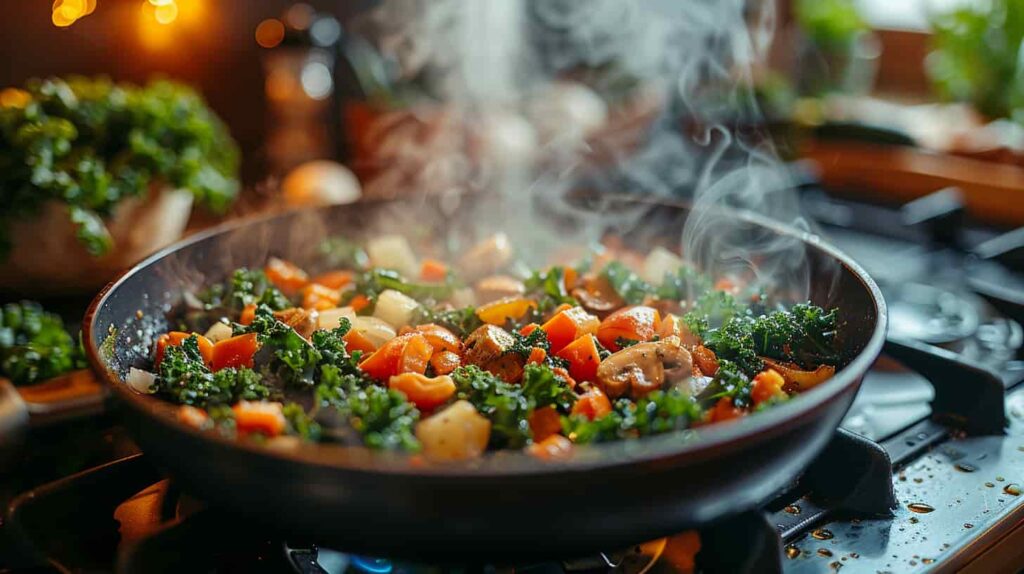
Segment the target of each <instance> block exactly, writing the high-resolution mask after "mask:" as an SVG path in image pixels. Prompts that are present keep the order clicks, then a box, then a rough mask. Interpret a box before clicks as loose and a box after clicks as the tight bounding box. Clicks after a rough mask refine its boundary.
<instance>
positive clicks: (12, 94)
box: [0, 88, 32, 108]
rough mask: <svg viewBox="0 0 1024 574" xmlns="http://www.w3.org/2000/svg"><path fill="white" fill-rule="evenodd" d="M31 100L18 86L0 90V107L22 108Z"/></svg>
mask: <svg viewBox="0 0 1024 574" xmlns="http://www.w3.org/2000/svg"><path fill="white" fill-rule="evenodd" d="M30 101H32V96H31V95H30V94H29V93H28V92H26V91H25V90H21V89H18V88H4V89H3V90H0V108H24V107H25V106H27V105H28V103H29V102H30Z"/></svg>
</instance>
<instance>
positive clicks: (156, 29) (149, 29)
mask: <svg viewBox="0 0 1024 574" xmlns="http://www.w3.org/2000/svg"><path fill="white" fill-rule="evenodd" d="M156 10H157V7H156V6H153V5H152V4H150V3H149V2H146V1H143V2H142V9H141V10H139V27H138V30H139V40H140V41H141V42H142V45H143V47H145V48H147V49H149V50H163V49H166V48H168V47H169V46H171V45H172V44H173V40H174V38H173V30H174V29H173V28H172V27H171V26H165V25H164V24H161V23H160V22H159V21H157V18H156Z"/></svg>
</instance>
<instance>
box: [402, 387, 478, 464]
mask: <svg viewBox="0 0 1024 574" xmlns="http://www.w3.org/2000/svg"><path fill="white" fill-rule="evenodd" d="M490 434H491V422H490V421H488V420H487V419H486V418H484V417H483V416H481V415H480V414H479V413H478V412H477V411H476V409H475V408H473V405H472V404H470V403H469V402H468V401H456V402H455V403H454V404H452V405H451V406H450V407H448V408H446V409H444V410H443V411H441V412H439V413H437V414H435V415H433V416H431V417H429V418H427V419H424V420H422V421H420V423H419V424H417V425H416V438H418V439H419V441H420V443H421V444H422V445H423V454H425V455H426V456H427V457H428V458H431V459H433V460H442V461H452V460H467V459H471V458H476V457H478V456H480V455H482V454H483V453H484V450H486V449H487V443H488V440H489V438H490Z"/></svg>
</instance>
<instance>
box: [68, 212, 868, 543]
mask: <svg viewBox="0 0 1024 574" xmlns="http://www.w3.org/2000/svg"><path fill="white" fill-rule="evenodd" d="M415 207H416V209H414V210H410V209H409V204H407V203H402V202H379V203H370V204H359V205H351V206H335V207H331V208H321V209H315V210H304V211H295V212H289V213H284V214H279V215H276V216H271V217H269V218H262V219H253V220H247V221H242V222H236V223H231V224H227V225H225V226H222V227H219V228H216V229H213V230H211V231H209V232H205V233H201V234H198V235H196V236H193V237H191V238H190V239H188V240H186V241H184V242H181V243H179V244H177V245H174V246H172V247H170V248H168V249H166V250H164V251H161V252H159V253H157V254H155V255H153V256H151V257H150V258H148V259H146V260H145V261H143V262H141V263H140V264H138V265H137V266H136V267H135V268H133V269H131V270H130V271H128V272H127V273H125V274H124V275H123V276H122V277H120V278H119V279H117V280H116V281H114V282H113V283H112V284H110V285H109V286H108V287H107V288H105V289H104V290H103V291H102V292H101V293H100V294H99V295H98V296H97V297H96V299H95V300H94V301H93V303H92V306H91V307H90V309H89V311H88V313H87V314H86V317H85V320H84V343H85V347H86V351H87V353H88V356H89V361H90V363H91V365H92V367H93V369H94V370H95V371H96V372H97V373H98V374H99V375H100V377H101V378H102V379H103V380H104V381H105V383H106V384H107V385H109V388H110V389H111V391H112V393H113V395H114V396H115V397H116V398H118V399H120V400H121V401H122V402H123V403H124V407H125V408H124V409H123V410H124V413H125V417H126V422H127V424H128V426H129V429H130V430H131V431H132V432H133V434H134V437H135V438H136V440H137V441H138V443H139V445H140V446H141V447H142V449H143V450H144V451H145V452H146V454H147V456H149V457H151V458H152V459H153V460H155V461H157V462H158V463H159V464H160V465H161V466H162V467H163V468H164V469H165V471H166V472H168V473H169V474H170V475H171V476H172V477H173V478H174V480H175V481H177V483H178V484H179V486H181V487H182V488H184V489H185V490H186V491H188V492H191V493H193V494H195V495H197V496H198V497H200V498H202V499H203V500H205V501H207V502H208V503H210V504H214V505H219V506H222V507H224V508H225V509H227V510H229V511H230V512H232V513H234V515H236V516H238V517H239V520H247V521H254V522H257V523H260V524H263V525H265V527H266V528H267V529H268V531H273V532H276V533H286V534H287V535H291V536H298V537H303V538H304V539H306V540H314V541H316V542H318V543H320V544H323V545H328V546H330V547H332V548H338V549H341V550H346V551H351V552H359V553H363V554H369V555H378V556H380V555H387V556H396V557H406V558H415V559H419V560H436V561H451V560H456V559H457V560H459V561H460V562H463V563H465V562H466V561H467V560H470V561H475V560H480V561H483V560H488V561H497V562H500V561H502V560H510V559H516V560H522V559H524V558H530V557H533V558H542V557H566V556H574V555H583V554H584V553H588V552H593V551H597V550H603V549H608V548H618V547H622V546H624V545H626V544H630V543H633V542H639V541H642V540H648V539H652V538H656V537H658V536H663V535H666V534H668V533H672V532H676V531H679V530H682V529H685V528H690V527H696V526H701V525H706V524H709V523H712V522H715V521H718V520H721V519H724V518H726V517H729V516H732V515H735V514H737V513H739V512H743V511H746V510H749V509H752V508H754V507H758V506H760V505H763V504H765V503H766V501H768V500H770V499H771V498H772V497H773V495H777V494H779V493H780V492H781V491H782V490H784V489H785V488H786V487H787V486H789V485H791V484H792V483H793V481H794V480H795V479H796V477H797V476H798V475H799V474H800V472H801V471H802V470H803V469H804V468H805V467H806V466H807V465H808V464H809V462H810V461H811V460H812V458H813V457H814V456H815V455H816V454H817V453H818V452H819V451H820V450H821V449H822V448H823V447H824V446H825V444H826V443H827V442H828V440H829V439H830V437H831V436H832V434H833V432H834V431H835V429H836V427H837V426H838V424H839V421H840V420H841V419H842V417H843V415H844V414H845V413H846V411H847V409H848V407H849V406H850V403H851V402H852V400H853V397H854V395H855V394H856V392H857V389H858V387H859V385H860V381H861V378H862V377H863V375H864V373H865V372H866V371H867V369H868V367H869V366H870V365H871V363H872V362H873V360H874V359H875V357H876V356H877V355H878V353H879V351H880V349H881V347H882V343H883V340H884V335H885V325H886V311H885V304H884V302H883V300H882V297H881V294H880V292H879V290H878V288H877V286H876V285H875V284H874V282H873V281H872V280H871V279H870V278H869V277H868V276H867V275H866V274H865V272H864V270H863V269H861V268H860V267H859V266H858V265H857V264H856V263H854V262H853V261H851V260H850V259H849V258H847V257H846V256H845V255H843V254H841V253H840V252H839V251H837V250H836V249H835V248H833V247H831V246H829V245H827V244H825V243H823V242H821V241H820V240H818V239H817V238H816V237H815V236H812V235H808V234H806V233H801V232H798V231H795V230H792V229H789V228H787V227H784V226H780V225H778V224H775V223H772V222H769V221H765V220H762V219H759V218H757V217H756V216H754V215H751V214H739V213H737V215H736V218H737V221H742V222H744V223H745V224H746V225H747V226H749V227H750V229H752V230H753V231H754V232H756V233H758V234H760V236H762V237H774V238H779V237H784V238H788V239H791V240H798V241H801V242H804V244H805V245H806V253H807V255H806V258H807V264H808V267H809V273H810V275H809V278H810V283H809V285H810V289H809V298H810V299H811V301H813V302H814V303H815V304H818V305H821V306H824V307H838V308H839V309H840V336H839V339H840V344H841V346H842V349H843V351H844V353H845V354H846V356H847V357H848V362H846V363H845V365H843V366H842V368H841V369H840V370H839V371H838V372H837V373H836V375H835V376H834V377H833V378H832V379H830V380H829V381H827V382H825V383H823V384H821V385H819V386H818V387H815V388H813V389H811V390H809V391H808V392H805V393H803V394H801V395H800V396H798V397H796V398H795V399H794V400H791V401H788V402H786V403H783V404H781V405H779V406H777V407H775V408H772V409H769V410H767V411H765V412H762V413H758V414H757V415H756V416H750V417H746V418H744V419H742V420H740V421H738V422H735V423H729V424H719V425H712V426H709V427H702V428H699V429H697V431H696V432H694V431H685V432H680V433H670V434H664V435H658V436H652V437H645V438H642V439H639V440H628V441H619V442H614V443H607V444H598V445H590V446H585V447H580V448H578V449H577V450H576V455H575V456H574V457H572V458H570V459H568V460H565V461H548V462H544V461H539V460H535V459H533V458H531V457H529V456H527V455H525V454H522V453H519V452H502V453H498V454H496V455H493V456H488V457H485V458H483V459H481V460H479V461H475V462H473V463H466V464H457V465H438V466H432V465H422V464H415V463H412V462H411V461H410V459H409V458H408V457H407V456H405V455H400V454H393V453H380V452H370V451H368V450H367V449H364V448H362V447H359V448H356V447H342V446H339V445H330V444H301V445H288V446H284V447H280V446H277V447H275V446H269V445H258V444H251V443H249V442H236V441H235V440H232V439H230V438H226V437H222V436H220V435H219V434H217V433H216V432H203V431H199V430H196V429H194V428H192V427H190V426H187V425H185V424H182V423H180V422H178V421H177V420H176V418H175V417H174V408H173V406H172V405H169V404H167V403H165V402H163V401H160V400H158V399H155V398H153V397H149V396H144V395H140V394H137V393H135V392H133V391H132V390H131V389H130V388H129V387H128V386H127V385H126V384H125V383H123V382H122V381H123V378H124V376H125V375H126V373H127V371H128V369H129V368H130V367H131V366H133V365H135V366H146V365H147V363H148V357H149V354H150V350H151V349H152V342H153V339H154V336H155V335H156V334H159V333H161V332H163V331H165V330H167V328H168V324H167V320H166V319H165V316H166V314H167V313H168V311H170V310H171V309H173V308H174V307H175V306H177V305H179V304H180V303H181V302H182V298H183V296H184V293H185V292H186V291H189V290H192V289H194V288H196V287H198V286H201V285H202V284H204V283H207V282H209V281H213V280H222V279H223V278H225V277H226V276H227V275H228V274H229V273H230V272H231V270H233V269H234V268H235V267H237V266H241V265H247V266H250V267H260V266H262V265H263V264H264V262H265V261H266V259H267V258H268V257H269V256H281V257H287V258H288V259H290V260H292V261H295V262H297V263H299V264H300V265H314V264H315V263H314V262H315V261H316V260H317V258H318V255H317V252H316V245H317V243H318V241H319V240H320V239H322V238H323V237H325V236H327V235H330V234H346V235H349V236H357V235H364V234H365V235H373V234H375V233H379V232H382V231H389V232H391V233H394V232H396V231H398V232H404V233H408V234H410V235H411V236H413V237H414V240H416V238H417V237H420V236H419V235H417V234H418V233H422V232H423V231H424V230H427V231H428V232H430V231H431V230H433V231H432V232H435V233H436V232H437V230H438V229H450V230H454V231H456V232H457V231H458V230H457V229H456V228H457V226H458V225H459V224H458V223H456V222H457V221H458V218H453V217H451V216H450V214H447V215H446V214H444V213H440V214H437V216H436V218H435V217H432V216H425V215H424V214H423V213H424V209H423V208H422V206H419V205H417V206H415ZM603 208H604V209H606V210H609V212H613V213H614V212H616V211H630V212H632V213H634V214H635V213H637V212H639V213H640V214H641V217H640V218H638V219H637V220H638V221H642V222H643V225H642V226H637V227H638V228H639V229H641V230H642V231H639V232H637V233H636V234H635V235H636V237H633V238H632V240H633V241H634V242H636V241H639V242H641V243H642V242H644V241H647V242H649V241H652V240H654V241H656V240H658V238H661V239H662V240H664V239H665V238H678V236H679V231H680V230H681V229H682V225H683V222H684V221H685V219H686V217H687V215H688V213H689V210H688V208H687V207H686V206H685V205H681V204H667V203H657V202H653V201H637V200H632V199H622V198H615V199H613V200H605V203H604V205H603ZM410 213H413V214H414V215H412V216H410V215H409V214H410ZM414 244H415V243H414Z"/></svg>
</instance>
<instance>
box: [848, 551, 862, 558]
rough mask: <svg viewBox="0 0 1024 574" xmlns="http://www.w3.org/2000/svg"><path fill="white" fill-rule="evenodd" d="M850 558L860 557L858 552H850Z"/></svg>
mask: <svg viewBox="0 0 1024 574" xmlns="http://www.w3.org/2000/svg"><path fill="white" fill-rule="evenodd" d="M850 558H853V559H854V560H856V559H858V558H860V554H857V553H856V552H850Z"/></svg>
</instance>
